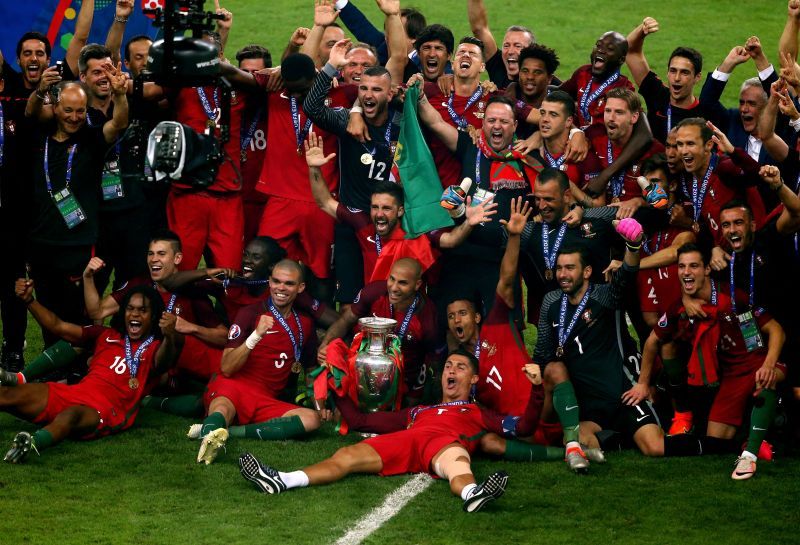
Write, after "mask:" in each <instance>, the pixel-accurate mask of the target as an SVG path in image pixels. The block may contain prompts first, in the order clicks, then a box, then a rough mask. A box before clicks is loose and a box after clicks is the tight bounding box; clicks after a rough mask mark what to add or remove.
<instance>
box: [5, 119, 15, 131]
mask: <svg viewBox="0 0 800 545" xmlns="http://www.w3.org/2000/svg"><path fill="white" fill-rule="evenodd" d="M6 130H7V131H8V134H14V133H15V132H16V130H17V125H16V123H14V120H13V119H9V120H8V121H6Z"/></svg>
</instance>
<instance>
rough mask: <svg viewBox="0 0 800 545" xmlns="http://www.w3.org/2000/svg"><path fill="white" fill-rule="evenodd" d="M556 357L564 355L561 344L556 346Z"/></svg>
mask: <svg viewBox="0 0 800 545" xmlns="http://www.w3.org/2000/svg"><path fill="white" fill-rule="evenodd" d="M556 357H557V358H563V357H564V347H563V346H559V347H558V348H556Z"/></svg>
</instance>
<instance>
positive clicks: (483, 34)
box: [467, 0, 535, 89]
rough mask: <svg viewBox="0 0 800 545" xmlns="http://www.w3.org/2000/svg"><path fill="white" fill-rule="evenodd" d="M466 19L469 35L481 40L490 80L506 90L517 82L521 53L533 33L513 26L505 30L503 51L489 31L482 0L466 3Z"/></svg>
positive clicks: (533, 40)
mask: <svg viewBox="0 0 800 545" xmlns="http://www.w3.org/2000/svg"><path fill="white" fill-rule="evenodd" d="M467 16H468V17H469V26H470V28H471V29H472V34H473V36H475V37H476V38H478V39H479V40H481V41H482V42H483V43H484V45H485V48H486V71H487V72H488V73H489V79H490V80H491V81H492V82H493V83H494V84H495V85H497V87H498V88H499V89H505V88H506V87H508V86H509V84H510V83H511V82H513V81H517V78H518V76H519V71H520V68H521V67H522V63H521V61H520V58H519V56H520V53H521V51H522V50H523V49H524V48H526V47H528V46H530V45H532V44H533V43H534V42H535V39H534V36H533V32H532V31H531V30H530V29H529V28H526V27H524V26H520V25H512V26H510V27H508V29H506V33H505V36H503V44H502V48H498V47H497V42H496V41H495V39H494V36H493V35H492V32H491V31H490V30H489V18H488V16H487V14H486V6H484V4H483V0H469V1H468V3H467Z"/></svg>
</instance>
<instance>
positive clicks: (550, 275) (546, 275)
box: [544, 269, 553, 281]
mask: <svg viewBox="0 0 800 545" xmlns="http://www.w3.org/2000/svg"><path fill="white" fill-rule="evenodd" d="M544 279H545V280H547V281H550V280H552V279H553V269H545V270H544Z"/></svg>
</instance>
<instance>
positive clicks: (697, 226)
mask: <svg viewBox="0 0 800 545" xmlns="http://www.w3.org/2000/svg"><path fill="white" fill-rule="evenodd" d="M692 231H694V232H695V234H697V233H699V232H700V224H699V223H697V222H696V221H693V222H692Z"/></svg>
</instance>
